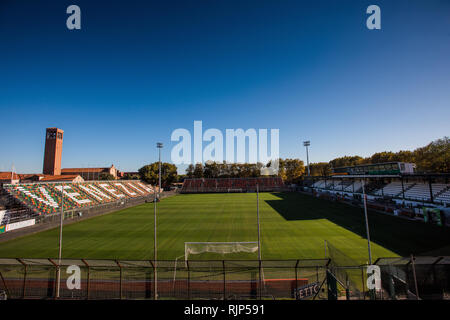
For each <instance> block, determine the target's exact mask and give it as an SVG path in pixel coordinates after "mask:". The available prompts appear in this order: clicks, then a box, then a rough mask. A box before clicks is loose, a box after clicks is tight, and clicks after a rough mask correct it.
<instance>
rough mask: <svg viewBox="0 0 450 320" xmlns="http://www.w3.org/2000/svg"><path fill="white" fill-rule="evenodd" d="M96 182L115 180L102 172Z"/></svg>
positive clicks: (110, 175)
mask: <svg viewBox="0 0 450 320" xmlns="http://www.w3.org/2000/svg"><path fill="white" fill-rule="evenodd" d="M98 180H116V178H115V177H114V176H113V175H112V174H110V173H107V172H102V173H100V174H99V175H98Z"/></svg>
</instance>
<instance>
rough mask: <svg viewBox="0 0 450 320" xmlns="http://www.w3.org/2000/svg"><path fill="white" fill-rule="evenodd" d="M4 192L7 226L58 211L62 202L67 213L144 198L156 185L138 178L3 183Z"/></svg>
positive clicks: (4, 215) (2, 220) (4, 217)
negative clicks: (74, 181)
mask: <svg viewBox="0 0 450 320" xmlns="http://www.w3.org/2000/svg"><path fill="white" fill-rule="evenodd" d="M62 193H63V194H64V197H63V199H62V198H61V194H62ZM2 194H3V198H2V202H5V203H7V204H8V205H7V206H8V210H4V211H3V214H2V219H0V220H1V225H2V226H3V225H4V226H8V225H9V224H11V223H19V222H25V221H27V220H29V219H35V218H40V217H42V218H45V217H48V216H52V215H54V214H58V213H60V212H61V203H62V205H63V210H64V212H65V213H70V212H74V211H77V212H81V210H87V209H95V208H96V207H100V206H104V205H106V204H115V203H124V202H127V201H130V200H138V199H143V198H145V197H148V196H150V195H151V194H153V188H152V187H151V186H149V185H146V184H145V183H143V182H141V181H136V180H130V181H123V180H121V181H94V182H83V183H29V184H14V185H13V184H9V185H4V186H3V189H2ZM62 200H63V201H62ZM33 224H34V222H33Z"/></svg>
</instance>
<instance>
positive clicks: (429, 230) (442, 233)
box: [265, 193, 450, 256]
mask: <svg viewBox="0 0 450 320" xmlns="http://www.w3.org/2000/svg"><path fill="white" fill-rule="evenodd" d="M273 195H275V196H276V197H279V198H280V199H278V200H266V201H265V202H266V203H267V204H269V205H270V206H271V207H272V208H273V209H274V210H276V211H277V212H278V213H279V214H280V215H281V216H282V217H283V218H284V219H286V220H288V221H297V220H315V219H327V220H329V221H331V222H332V223H335V224H337V225H339V226H341V227H343V228H345V229H347V230H349V231H351V232H353V233H355V234H358V235H359V236H361V237H363V238H364V239H367V235H366V226H365V219H364V210H363V209H362V208H357V207H353V206H350V205H347V204H344V203H339V202H334V201H330V200H325V199H319V198H314V197H312V196H309V195H304V194H299V193H274V194H273ZM368 219H369V230H370V238H371V241H373V242H375V243H377V244H378V245H380V246H382V247H384V248H386V249H389V250H391V251H392V252H395V253H396V254H398V255H400V256H408V255H410V254H415V255H424V254H426V253H428V252H433V255H450V228H446V227H438V226H436V225H430V224H425V223H423V222H420V221H410V220H406V219H402V218H399V217H395V216H390V215H386V214H382V213H378V212H373V211H370V210H369V212H368Z"/></svg>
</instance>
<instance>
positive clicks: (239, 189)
mask: <svg viewBox="0 0 450 320" xmlns="http://www.w3.org/2000/svg"><path fill="white" fill-rule="evenodd" d="M227 191H228V192H229V193H230V192H243V191H242V188H229V189H227Z"/></svg>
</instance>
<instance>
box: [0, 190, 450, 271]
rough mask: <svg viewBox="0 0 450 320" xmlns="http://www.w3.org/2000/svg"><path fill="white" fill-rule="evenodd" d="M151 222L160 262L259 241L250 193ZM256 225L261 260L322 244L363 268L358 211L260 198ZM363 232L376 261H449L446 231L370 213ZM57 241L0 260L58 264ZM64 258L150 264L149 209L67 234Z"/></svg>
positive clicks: (171, 203) (45, 240) (308, 255)
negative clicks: (212, 244)
mask: <svg viewBox="0 0 450 320" xmlns="http://www.w3.org/2000/svg"><path fill="white" fill-rule="evenodd" d="M157 217H158V218H157V219H158V222H157V223H158V226H157V227H158V259H161V260H164V259H166V260H172V259H175V258H182V256H183V255H184V243H185V242H188V241H193V242H194V241H202V242H206V241H257V224H256V222H257V220H256V194H254V193H244V194H191V195H177V196H175V197H170V198H167V199H164V200H162V201H161V202H160V203H158V211H157ZM260 218H261V242H262V246H261V248H262V258H263V259H312V258H324V256H325V248H324V240H327V241H329V242H330V243H331V244H332V245H333V246H335V247H336V248H338V249H340V250H341V251H343V252H345V253H346V254H347V255H348V256H350V257H351V258H353V259H354V260H356V261H358V262H359V263H366V262H367V261H368V254H367V251H368V250H367V240H366V231H365V224H364V212H363V210H362V209H360V208H355V207H351V206H348V205H345V204H341V203H334V202H330V201H326V200H322V199H317V198H313V197H311V196H308V195H302V194H297V193H262V194H260ZM369 225H370V232H371V238H372V254H373V257H374V259H376V258H378V257H391V256H406V255H409V254H411V253H414V254H433V255H440V254H442V255H449V254H450V232H449V230H448V228H442V227H438V226H433V225H426V224H424V223H421V222H415V221H408V220H404V219H401V218H398V217H393V216H388V215H384V214H380V213H375V212H369ZM58 237H59V230H58V228H56V229H53V230H49V231H43V232H40V233H37V234H34V235H30V236H25V237H22V238H19V239H14V240H11V241H8V242H3V243H0V257H2V258H7V257H11V258H19V257H24V258H48V257H52V258H54V257H57V254H58ZM63 258H87V259H128V260H141V259H153V204H151V203H148V204H143V205H140V206H137V207H133V208H128V209H124V210H121V211H117V212H114V213H111V214H107V215H103V216H99V217H95V218H91V219H87V220H84V221H81V222H78V223H74V224H71V225H67V226H65V227H64V232H63ZM194 258H205V257H194ZM209 258H211V256H209ZM217 258H220V257H217ZM223 258H224V259H229V258H244V259H248V258H250V259H251V258H253V259H256V258H257V256H256V255H254V254H253V255H252V254H243V255H234V256H223Z"/></svg>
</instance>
